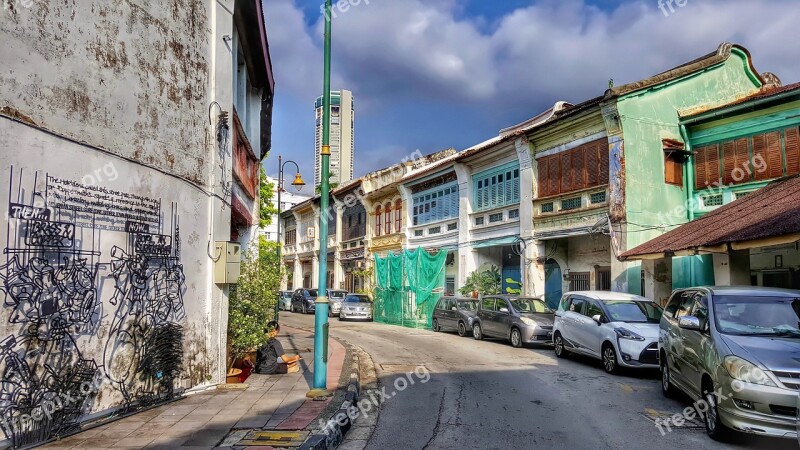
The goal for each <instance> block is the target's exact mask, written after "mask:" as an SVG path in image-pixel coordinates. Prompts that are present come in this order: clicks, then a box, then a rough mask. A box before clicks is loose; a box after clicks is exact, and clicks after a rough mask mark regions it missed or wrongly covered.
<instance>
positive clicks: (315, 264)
mask: <svg viewBox="0 0 800 450" xmlns="http://www.w3.org/2000/svg"><path fill="white" fill-rule="evenodd" d="M325 257H327V256H325ZM317 284H319V255H318V254H317V253H314V256H313V258H312V259H311V287H312V288H317V289H319V287H320V286H317Z"/></svg>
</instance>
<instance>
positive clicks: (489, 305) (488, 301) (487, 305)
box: [481, 297, 496, 311]
mask: <svg viewBox="0 0 800 450" xmlns="http://www.w3.org/2000/svg"><path fill="white" fill-rule="evenodd" d="M481 309H482V310H484V311H496V310H495V309H494V299H493V298H491V297H490V298H485V299H483V301H482V302H481Z"/></svg>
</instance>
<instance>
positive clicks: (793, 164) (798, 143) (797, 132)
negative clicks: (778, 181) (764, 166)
mask: <svg viewBox="0 0 800 450" xmlns="http://www.w3.org/2000/svg"><path fill="white" fill-rule="evenodd" d="M798 173H800V128H797V127H792V128H789V129H787V130H786V175H796V174H798Z"/></svg>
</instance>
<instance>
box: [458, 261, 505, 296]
mask: <svg viewBox="0 0 800 450" xmlns="http://www.w3.org/2000/svg"><path fill="white" fill-rule="evenodd" d="M501 281H502V278H501V277H500V270H499V269H498V268H497V267H496V266H491V267H490V268H489V269H487V270H484V271H483V272H478V271H477V270H476V271H475V272H472V273H470V274H469V275H468V276H467V279H466V280H465V281H464V286H462V287H461V288H460V289H459V290H458V293H459V294H461V295H471V294H472V293H473V292H477V293H478V294H479V295H496V294H499V293H500V287H501V285H502V284H501Z"/></svg>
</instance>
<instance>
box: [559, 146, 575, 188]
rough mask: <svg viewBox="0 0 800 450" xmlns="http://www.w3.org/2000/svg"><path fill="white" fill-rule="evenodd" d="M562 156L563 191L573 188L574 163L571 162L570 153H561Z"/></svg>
mask: <svg viewBox="0 0 800 450" xmlns="http://www.w3.org/2000/svg"><path fill="white" fill-rule="evenodd" d="M560 158H561V192H562V193H565V192H569V191H571V190H572V164H571V163H570V159H571V158H570V153H569V152H564V153H561V155H560Z"/></svg>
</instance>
